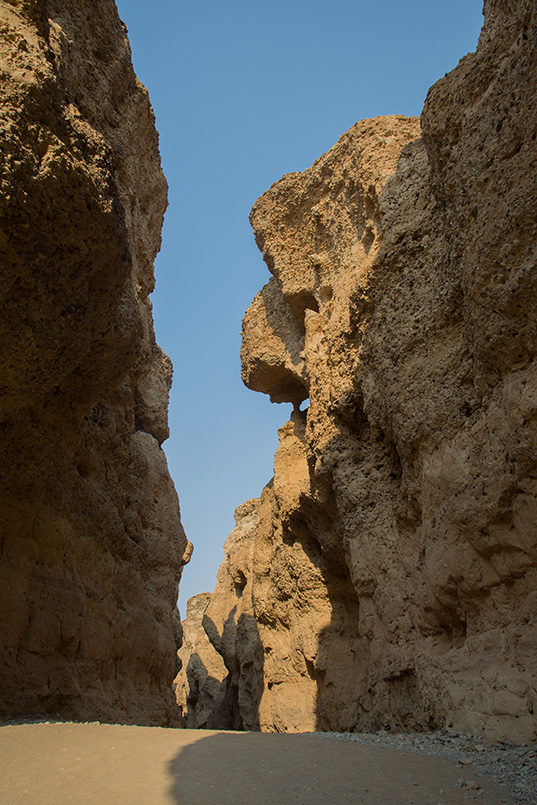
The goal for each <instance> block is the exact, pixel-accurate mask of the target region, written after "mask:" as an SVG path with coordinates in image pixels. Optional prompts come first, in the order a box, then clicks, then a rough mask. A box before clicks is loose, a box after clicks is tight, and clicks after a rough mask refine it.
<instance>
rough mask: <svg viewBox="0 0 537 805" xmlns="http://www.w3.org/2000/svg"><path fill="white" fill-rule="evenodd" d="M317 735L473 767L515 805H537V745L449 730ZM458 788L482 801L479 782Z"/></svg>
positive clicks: (464, 783) (476, 772)
mask: <svg viewBox="0 0 537 805" xmlns="http://www.w3.org/2000/svg"><path fill="white" fill-rule="evenodd" d="M317 734H319V735H322V737H325V738H335V739H337V740H340V741H354V742H356V743H361V744H377V745H379V746H386V747H390V748H392V749H393V748H395V749H405V750H408V751H411V752H423V753H425V754H427V755H436V756H437V757H441V758H443V759H444V760H453V761H458V762H459V763H460V764H461V766H464V767H465V768H464V770H465V771H470V766H471V771H473V772H475V774H477V775H482V776H483V777H488V778H490V779H491V780H494V781H495V782H497V783H500V785H504V786H505V787H506V788H507V789H508V790H509V794H510V796H511V799H512V800H513V801H514V802H517V803H526V804H527V805H536V802H537V745H533V746H527V745H523V746H517V744H515V743H514V742H513V741H498V743H496V744H491V743H488V742H487V741H485V740H483V739H482V738H479V737H478V736H476V735H471V734H470V733H463V732H452V731H450V730H439V731H438V732H430V733H404V734H396V733H389V732H387V731H386V730H380V731H379V732H374V733H363V732H323V733H317ZM461 771H462V768H461ZM456 785H458V786H461V787H463V788H466V789H469V790H470V791H475V792H476V793H475V795H474V796H477V797H480V796H482V794H483V792H482V791H481V786H480V785H479V783H478V782H477V781H476V780H464V779H463V778H462V777H461V778H459V780H458V781H457V783H456Z"/></svg>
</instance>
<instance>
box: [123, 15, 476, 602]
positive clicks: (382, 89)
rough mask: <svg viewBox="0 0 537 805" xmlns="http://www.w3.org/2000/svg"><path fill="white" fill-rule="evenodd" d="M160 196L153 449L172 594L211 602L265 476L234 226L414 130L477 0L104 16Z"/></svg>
mask: <svg viewBox="0 0 537 805" xmlns="http://www.w3.org/2000/svg"><path fill="white" fill-rule="evenodd" d="M117 5H118V8H119V12H120V15H121V17H122V19H123V20H124V21H125V22H126V24H127V27H128V29H129V37H130V40H131V46H132V51H133V61H134V66H135V69H136V72H137V73H138V76H139V78H140V80H141V81H143V83H144V84H145V85H146V86H147V88H148V89H149V93H150V96H151V102H152V104H153V108H154V110H155V114H156V118H157V128H158V130H159V133H160V146H161V153H162V162H163V167H164V172H165V173H166V176H167V179H168V183H169V185H170V193H169V202H170V204H169V209H168V212H167V213H166V220H165V225H164V230H163V246H162V250H161V253H160V255H159V257H158V258H157V262H156V277H157V286H156V290H155V292H154V294H153V297H152V298H153V304H154V317H155V325H156V332H157V339H158V341H159V343H160V345H161V346H162V347H163V349H164V350H165V351H166V352H167V353H168V354H169V355H170V357H171V358H172V361H173V363H174V384H173V389H172V396H171V403H170V427H171V437H170V439H169V440H168V441H167V442H166V443H165V444H164V449H165V451H166V455H167V457H168V463H169V467H170V471H171V474H172V477H173V479H174V481H175V485H176V487H177V490H178V493H179V499H180V503H181V511H182V517H183V524H184V526H185V530H186V532H187V535H188V537H189V539H190V540H191V541H192V542H193V543H194V546H195V547H194V556H193V559H192V562H191V563H190V565H188V566H187V567H186V568H185V571H184V574H183V580H182V582H181V590H180V608H181V614H182V615H184V614H185V610H186V600H187V598H189V597H190V596H191V595H194V594H195V593H198V592H204V591H212V590H213V588H214V584H215V578H216V570H217V568H218V565H219V564H220V561H221V559H222V556H223V552H222V546H223V544H224V541H225V539H226V536H227V534H228V533H229V531H230V530H231V529H232V527H233V511H234V509H235V508H236V507H237V506H238V505H239V504H241V503H243V502H244V501H245V500H248V499H249V498H251V497H257V496H258V495H259V494H260V493H261V490H262V488H263V486H264V485H265V484H266V483H267V481H269V480H270V478H271V476H272V461H273V456H274V452H275V450H276V447H277V428H278V427H279V426H280V425H282V424H283V423H284V422H285V421H286V420H287V419H288V417H289V414H290V409H291V406H289V405H271V403H270V401H269V399H268V397H265V396H264V395H261V394H256V393H254V392H251V391H248V390H247V389H246V388H244V386H243V385H242V383H241V379H240V361H239V349H240V336H239V333H240V329H241V319H242V316H243V315H244V311H245V310H246V308H247V307H248V305H249V304H250V302H251V300H252V299H253V297H254V296H255V294H256V292H257V291H258V290H260V289H261V287H262V286H263V285H264V284H265V282H267V280H268V277H269V274H268V271H267V269H266V268H265V266H264V264H263V261H262V259H261V256H260V254H259V252H258V251H257V248H256V246H255V243H254V240H253V236H252V233H251V229H250V226H249V223H248V214H249V211H250V208H251V207H252V205H253V203H254V201H255V200H256V198H257V197H258V196H259V195H261V194H262V193H263V192H264V191H265V190H266V189H268V187H270V185H271V184H272V183H273V182H275V181H277V180H278V179H279V178H280V177H281V176H283V174H285V173H288V172H289V171H301V170H304V169H305V168H306V167H308V166H309V165H311V163H312V162H314V161H315V159H317V158H318V157H319V156H320V155H321V154H322V153H324V152H325V151H327V150H328V149H329V148H330V147H331V146H332V145H333V144H334V143H335V142H336V140H337V139H338V137H339V136H340V135H341V134H343V133H344V132H345V131H346V130H347V129H349V128H350V126H352V125H353V124H354V123H355V122H356V121H357V120H361V119H362V118H366V117H375V116H377V115H384V114H406V115H418V114H420V112H421V109H422V106H423V101H424V100H425V96H426V94H427V90H428V88H429V87H430V86H431V84H433V83H434V82H435V81H436V80H437V79H438V78H441V77H442V76H443V75H444V73H446V72H449V70H451V69H452V68H453V67H455V66H456V64H457V62H458V60H459V58H461V57H462V56H464V55H465V54H466V53H468V52H469V51H471V50H474V49H475V47H476V44H477V39H478V36H479V31H480V28H481V24H482V14H481V9H482V2H481V0H452V2H450V3H449V4H448V5H446V4H445V3H439V2H434V0H417V1H416V2H410V3H401V2H400V0H397V2H396V1H395V0H384V2H382V3H372V2H363V0H354V2H351V0H332V2H331V3H330V4H328V3H322V2H317V1H316V0H308V2H306V0H285V2H284V1H283V0H271V2H270V3H268V2H267V3H257V2H255V0H248V2H246V1H245V0H230V2H227V3H224V2H216V0H207V1H206V2H199V3H196V2H189V3H186V2H184V0H153V2H152V3H151V4H148V3H147V0H118V3H117Z"/></svg>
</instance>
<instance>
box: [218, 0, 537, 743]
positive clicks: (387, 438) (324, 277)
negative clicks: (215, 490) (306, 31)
mask: <svg viewBox="0 0 537 805" xmlns="http://www.w3.org/2000/svg"><path fill="white" fill-rule="evenodd" d="M485 13H486V17H485V25H484V29H483V32H482V35H481V38H480V43H479V46H478V49H477V52H476V53H475V54H470V55H468V56H466V57H465V58H464V59H462V61H461V62H460V63H459V65H458V66H457V67H456V69H455V70H454V71H453V72H452V73H450V74H449V75H447V76H446V77H445V78H443V79H442V80H441V81H439V82H438V83H437V84H436V85H435V86H434V87H433V88H432V89H431V90H430V92H429V95H428V97H427V101H426V104H425V108H424V111H423V115H422V118H421V126H420V121H419V120H418V119H408V118H404V117H386V118H377V119H375V120H368V121H363V122H361V123H358V124H357V125H356V126H354V127H353V128H352V129H351V130H350V131H349V132H347V133H346V134H345V135H343V137H342V138H341V139H340V140H339V142H338V143H337V144H336V145H335V146H334V147H333V148H332V149H331V150H330V151H329V152H328V153H327V154H325V155H324V156H322V157H321V158H320V159H319V160H317V162H316V163H315V164H314V165H313V166H312V167H311V168H310V169H308V170H306V171H305V172H304V173H301V174H298V173H295V174H290V175H288V176H285V177H284V178H283V179H281V180H280V181H279V182H276V184H274V185H273V186H272V187H271V189H270V190H269V191H268V192H267V193H265V195H263V196H262V197H261V198H260V199H259V200H258V201H257V203H256V204H255V206H254V208H253V210H252V214H251V222H252V226H253V228H254V232H255V236H256V241H257V243H258V245H259V248H260V249H261V251H262V253H263V256H264V259H265V262H266V264H267V266H268V268H269V270H270V272H271V274H272V278H271V279H270V281H269V283H268V284H267V285H266V286H265V288H264V289H263V290H262V291H261V292H260V293H259V294H258V296H257V297H256V299H255V300H254V302H253V304H252V306H251V307H250V308H249V310H248V312H247V313H246V317H245V320H244V325H243V347H242V364H243V378H244V380H245V382H246V384H247V385H248V386H249V387H250V388H252V389H254V390H257V391H262V392H264V393H266V394H269V395H270V397H271V399H272V400H273V401H276V402H282V401H289V402H292V403H293V404H294V405H295V412H294V414H293V416H292V418H291V421H290V422H288V423H287V424H286V425H285V426H284V427H283V428H282V429H281V430H280V447H279V449H278V452H277V454H276V459H275V467H274V479H273V481H272V483H271V484H270V485H269V486H268V487H267V488H266V489H265V490H264V492H263V495H262V497H261V503H260V508H259V522H258V525H257V527H256V529H255V531H254V532H253V536H252V540H253V542H252V547H251V550H252V554H253V559H252V568H253V572H252V574H251V577H250V580H249V584H250V598H251V613H252V615H253V617H254V620H255V624H256V630H257V636H258V639H259V641H260V643H261V645H262V649H263V662H262V667H261V669H260V668H259V663H258V664H257V669H258V670H257V671H256V673H259V674H260V675H261V679H260V680H257V682H256V683H252V689H255V690H256V691H257V690H258V688H256V684H261V685H262V690H261V692H260V693H258V692H256V697H257V698H256V707H257V711H258V714H259V726H260V728H261V729H263V730H282V731H289V730H309V729H331V730H370V729H379V728H386V729H398V730H427V729H431V728H435V727H443V726H447V725H453V727H454V728H456V729H459V730H468V731H473V732H476V733H479V734H484V735H485V736H487V737H490V738H496V739H498V738H500V739H501V738H509V739H512V740H516V741H531V740H535V739H536V737H537V721H536V715H535V713H536V712H537V692H536V672H535V669H536V667H537V627H536V616H537V592H536V590H537V568H536V563H537V500H536V490H537V416H536V414H537V372H536V368H535V356H536V349H537V340H536V339H537V323H536V316H535V300H536V299H537V293H536V292H537V265H536V250H537V246H536V244H537V185H536V179H535V166H536V164H537V143H536V137H537V121H536V118H535V114H534V110H535V108H536V107H537V97H536V88H537V50H536V49H535V41H534V40H535V37H534V31H535V29H536V26H537V16H536V15H537V10H536V7H535V4H534V3H530V2H529V1H528V2H526V1H525V0H524V1H522V0H518V1H516V0H513V2H509V3H507V4H506V3H504V2H501V3H500V2H499V0H489V2H486V3H485ZM307 399H309V407H308V408H307V410H306V411H305V412H301V411H299V410H298V406H299V404H300V403H301V401H304V400H307ZM219 583H220V584H225V583H227V581H225V580H224V579H223V578H222V579H221V580H219ZM217 589H218V586H217ZM215 592H216V591H215ZM231 612H233V606H232V605H231V604H228V605H227V613H231ZM221 618H225V614H222V615H221Z"/></svg>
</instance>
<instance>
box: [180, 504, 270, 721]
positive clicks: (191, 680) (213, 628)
mask: <svg viewBox="0 0 537 805" xmlns="http://www.w3.org/2000/svg"><path fill="white" fill-rule="evenodd" d="M259 503H260V501H259V499H257V498H254V499H253V500H249V501H247V502H246V503H243V504H242V506H239V507H238V508H237V509H236V510H235V528H234V529H233V531H232V532H231V534H230V535H229V537H228V538H227V540H226V543H225V545H224V554H225V557H224V561H223V562H222V564H221V566H220V568H219V570H218V577H217V583H216V589H215V591H214V593H213V594H212V595H210V594H209V593H201V594H200V595H196V596H194V597H193V598H190V599H189V601H188V604H187V618H186V620H185V621H184V622H183V627H184V635H185V639H184V643H183V646H182V648H181V650H180V651H179V659H180V661H181V663H182V669H181V672H180V673H179V674H178V676H177V678H176V680H175V682H176V695H177V701H178V703H179V705H180V707H181V709H182V711H183V714H184V725H185V726H186V727H202V728H207V729H234V730H242V729H247V730H252V729H259V714H258V709H259V699H260V697H261V693H262V690H263V647H262V645H261V641H260V639H259V634H258V629H257V624H256V621H255V617H254V614H253V601H252V584H253V573H254V568H253V559H254V554H253V550H254V544H255V539H256V532H257V527H258V523H259Z"/></svg>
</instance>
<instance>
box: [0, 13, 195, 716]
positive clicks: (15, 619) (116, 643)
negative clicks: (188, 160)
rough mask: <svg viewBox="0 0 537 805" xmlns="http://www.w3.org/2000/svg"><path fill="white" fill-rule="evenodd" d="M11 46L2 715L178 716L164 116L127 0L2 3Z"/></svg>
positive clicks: (6, 59) (2, 30) (1, 222)
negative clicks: (158, 122) (162, 286)
mask: <svg viewBox="0 0 537 805" xmlns="http://www.w3.org/2000/svg"><path fill="white" fill-rule="evenodd" d="M0 61H1V68H2V100H3V107H2V112H1V118H0V125H1V127H2V153H1V171H2V172H1V182H2V196H1V198H0V259H1V261H2V280H3V281H2V289H1V291H0V293H1V296H2V317H1V321H0V344H1V353H0V362H1V369H0V385H1V395H0V455H1V461H2V467H3V470H2V472H1V473H0V501H1V502H0V518H1V519H0V523H1V525H0V529H1V530H0V557H1V564H0V610H1V612H2V628H1V633H0V637H1V652H2V668H1V671H0V712H1V713H3V714H19V713H46V712H55V713H60V714H62V715H63V716H67V717H71V718H72V717H75V718H83V719H87V718H89V719H95V718H99V719H105V720H109V721H124V722H138V723H161V724H165V723H174V722H175V721H176V720H177V708H176V705H175V700H174V697H173V693H172V680H173V677H174V673H175V668H174V662H175V659H174V658H175V642H174V637H173V624H172V621H173V617H174V610H175V602H176V600H177V585H178V580H179V574H180V567H181V562H182V556H183V553H184V551H185V547H186V538H185V535H184V532H183V529H182V527H181V522H180V517H179V507H178V501H177V495H176V493H175V489H174V487H173V483H172V481H171V479H170V476H169V474H168V470H167V465H166V459H165V456H164V453H163V451H162V449H161V447H160V444H161V443H162V441H163V440H164V439H165V438H166V437H167V435H168V425H167V402H168V391H169V387H170V384H171V374H172V370H171V364H170V361H169V359H168V358H167V356H165V355H164V354H163V353H162V351H161V350H160V348H159V347H158V346H157V345H156V343H155V337H154V333H153V325H152V315H151V303H150V301H149V298H148V295H149V293H150V292H151V290H152V289H153V284H154V278H153V260H154V258H155V255H156V253H157V251H158V249H159V246H160V230H161V224H162V217H163V213H164V210H165V207H166V181H165V179H164V176H163V174H162V171H161V168H160V158H159V152H158V140H157V134H156V131H155V127H154V118H153V113H152V110H151V106H150V103H149V99H148V96H147V92H146V90H145V89H144V87H143V86H142V85H141V84H140V83H139V82H138V80H137V79H136V76H135V74H134V72H133V69H132V65H131V59H130V50H129V44H128V40H127V37H126V29H125V27H124V25H123V23H122V22H121V21H120V19H119V17H118V14H117V9H116V6H115V3H114V2H113V1H112V0H98V2H89V0H87V2H86V1H85V0H82V1H81V2H77V3H70V2H66V0H10V2H0ZM176 631H177V630H176Z"/></svg>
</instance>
